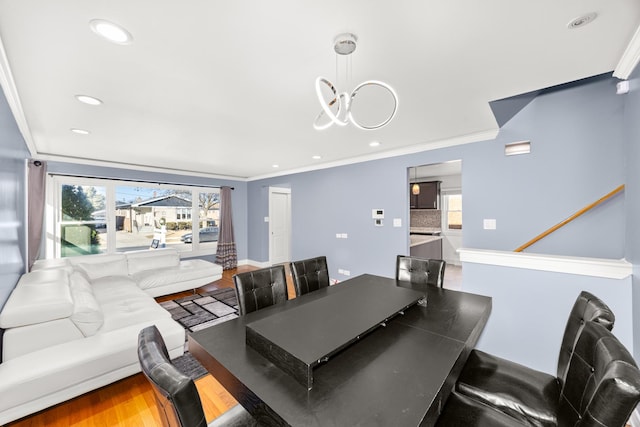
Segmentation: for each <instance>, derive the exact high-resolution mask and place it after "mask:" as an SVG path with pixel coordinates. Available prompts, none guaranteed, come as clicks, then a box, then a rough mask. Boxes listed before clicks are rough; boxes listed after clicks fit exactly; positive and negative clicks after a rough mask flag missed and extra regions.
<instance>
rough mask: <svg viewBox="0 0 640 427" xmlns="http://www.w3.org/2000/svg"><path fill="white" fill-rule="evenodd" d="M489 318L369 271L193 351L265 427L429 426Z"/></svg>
mask: <svg viewBox="0 0 640 427" xmlns="http://www.w3.org/2000/svg"><path fill="white" fill-rule="evenodd" d="M490 313H491V298H490V297H487V296H482V295H476V294H471V293H468V292H461V291H456V290H449V289H443V288H439V287H435V286H431V285H426V284H422V285H421V284H414V283H410V282H405V281H399V280H395V279H392V278H387V277H383V276H377V275H372V274H363V275H359V276H356V277H353V278H351V279H349V280H346V281H343V282H340V283H338V284H336V285H333V286H329V287H326V288H321V289H319V290H317V291H314V292H310V293H308V294H305V295H301V296H299V297H297V298H295V299H291V300H288V301H286V302H284V303H281V304H276V305H273V306H269V307H266V308H263V309H260V310H258V311H254V312H252V313H247V314H246V315H244V316H240V317H238V318H236V319H232V320H229V321H226V322H224V323H221V324H217V325H214V326H212V327H209V328H205V329H202V330H199V331H196V332H193V333H192V334H190V335H189V337H188V349H189V352H190V353H191V354H192V355H193V356H194V357H195V358H196V359H197V360H198V361H199V362H200V363H201V364H202V365H203V366H204V367H205V368H206V369H207V370H208V371H209V372H210V373H211V374H212V375H213V376H214V377H215V378H216V379H217V380H218V381H219V382H220V384H221V385H222V386H223V387H224V388H225V389H226V390H227V391H228V392H229V393H230V394H231V395H232V396H233V397H234V398H235V399H236V400H237V401H238V402H239V403H240V404H241V405H242V406H243V407H244V408H245V409H247V411H249V412H250V413H251V414H252V415H253V417H254V418H255V419H256V420H257V421H258V422H259V424H260V425H265V426H384V427H389V426H431V425H434V424H435V422H436V420H437V418H438V415H439V414H440V412H441V410H442V407H443V406H444V403H445V402H446V399H447V397H448V396H449V394H450V392H451V390H452V389H453V387H454V385H455V382H456V380H457V378H458V375H459V374H460V371H461V370H462V367H463V366H464V363H465V362H466V359H467V357H468V355H469V352H470V351H471V349H472V348H474V346H475V345H476V343H477V341H478V339H479V337H480V335H481V333H482V331H483V329H484V327H485V325H486V323H487V320H488V318H489V315H490Z"/></svg>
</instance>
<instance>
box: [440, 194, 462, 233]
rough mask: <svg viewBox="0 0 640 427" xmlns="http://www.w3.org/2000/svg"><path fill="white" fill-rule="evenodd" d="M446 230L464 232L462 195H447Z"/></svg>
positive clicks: (445, 198)
mask: <svg viewBox="0 0 640 427" xmlns="http://www.w3.org/2000/svg"><path fill="white" fill-rule="evenodd" d="M444 202H445V213H446V215H445V216H444V218H443V219H444V220H445V221H446V224H445V229H446V230H462V194H445V196H444Z"/></svg>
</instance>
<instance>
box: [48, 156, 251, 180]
mask: <svg viewBox="0 0 640 427" xmlns="http://www.w3.org/2000/svg"><path fill="white" fill-rule="evenodd" d="M37 157H38V159H39V160H46V161H52V162H64V163H74V164H81V165H90V166H99V167H105V168H118V169H128V170H136V171H144V172H156V173H166V174H172V175H183V176H185V175H186V176H197V177H201V178H213V179H226V180H230V181H240V182H246V181H247V178H245V177H238V176H230V175H217V174H211V173H205V172H195V171H188V170H183V169H172V168H161V167H156V166H147V165H138V164H133V163H120V162H108V161H104V160H94V159H86V158H83V157H68V156H56V155H53V154H43V153H41V154H38V155H37Z"/></svg>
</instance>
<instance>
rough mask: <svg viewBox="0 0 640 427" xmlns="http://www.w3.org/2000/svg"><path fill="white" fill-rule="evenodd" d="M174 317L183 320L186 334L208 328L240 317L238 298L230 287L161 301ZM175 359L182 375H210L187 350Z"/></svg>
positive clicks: (195, 377) (194, 376) (194, 377)
mask: <svg viewBox="0 0 640 427" xmlns="http://www.w3.org/2000/svg"><path fill="white" fill-rule="evenodd" d="M160 305H161V306H162V307H164V309H165V310H167V311H168V312H169V313H171V318H173V320H175V321H176V322H178V323H180V324H181V325H182V326H183V327H184V329H185V332H186V334H187V336H188V335H189V334H190V333H191V332H195V331H199V330H200V329H204V328H208V327H210V326H213V325H217V324H218V323H222V322H226V321H227V320H231V319H235V318H236V317H238V300H237V299H236V292H235V290H234V289H231V288H224V289H215V290H213V291H209V292H201V293H198V294H193V295H189V296H188V297H184V298H179V299H175V300H170V301H165V302H161V303H160ZM186 350H187V348H186V343H185V353H184V355H183V356H180V357H178V358H176V359H174V360H173V363H174V364H175V365H176V367H177V368H178V370H180V372H182V373H183V374H185V375H187V376H189V377H191V378H193V379H194V380H195V379H198V378H200V377H202V376H204V375H206V374H207V370H206V369H205V368H204V367H203V366H202V365H201V364H200V363H199V362H198V361H197V360H196V359H195V358H194V357H193V356H192V355H191V354H190V353H189V352H188V351H186Z"/></svg>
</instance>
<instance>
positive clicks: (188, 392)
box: [138, 326, 207, 427]
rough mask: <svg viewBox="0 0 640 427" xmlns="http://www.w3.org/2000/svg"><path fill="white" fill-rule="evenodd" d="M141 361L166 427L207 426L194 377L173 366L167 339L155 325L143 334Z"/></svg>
mask: <svg viewBox="0 0 640 427" xmlns="http://www.w3.org/2000/svg"><path fill="white" fill-rule="evenodd" d="M138 360H139V361H140V366H141V368H142V372H143V373H144V375H145V376H146V377H147V379H148V380H149V382H150V383H151V386H152V388H153V393H154V395H155V398H156V403H157V405H158V410H159V412H160V418H161V420H162V425H163V426H165V427H206V425H207V420H206V418H205V415H204V411H203V409H202V402H201V401H200V395H199V394H198V389H197V388H196V385H195V384H194V382H193V380H192V379H191V378H189V377H187V376H185V375H184V374H182V373H181V372H180V371H178V370H177V369H176V368H175V366H173V365H172V364H171V360H170V359H169V353H168V352H167V347H166V345H165V343H164V339H163V338H162V335H160V331H159V330H158V328H157V327H156V326H149V327H146V328H144V329H143V330H141V331H140V333H139V335H138Z"/></svg>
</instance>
